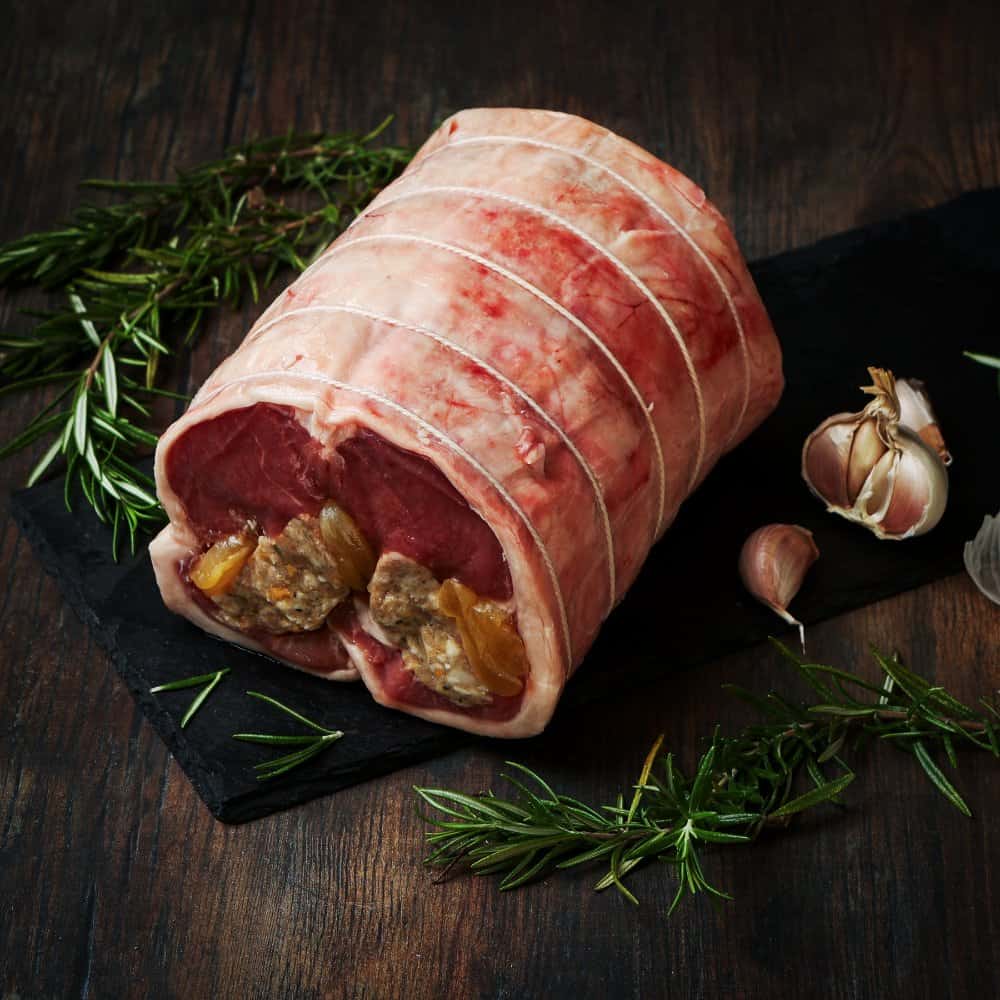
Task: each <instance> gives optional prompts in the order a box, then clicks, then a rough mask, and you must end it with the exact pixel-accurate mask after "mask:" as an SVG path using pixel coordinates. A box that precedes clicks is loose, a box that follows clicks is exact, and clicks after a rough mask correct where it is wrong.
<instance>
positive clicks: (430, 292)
mask: <svg viewBox="0 0 1000 1000" xmlns="http://www.w3.org/2000/svg"><path fill="white" fill-rule="evenodd" d="M781 388H782V375H781V355H780V350H779V347H778V343H777V340H776V338H775V336H774V332H773V330H772V328H771V324H770V322H769V320H768V318H767V315H766V313H765V311H764V308H763V305H762V304H761V302H760V299H759V297H758V295H757V292H756V290H755V288H754V286H753V283H752V280H751V278H750V275H749V273H748V272H747V269H746V266H745V263H744V261H743V258H742V255H741V254H740V251H739V249H738V247H737V245H736V242H735V240H734V238H733V235H732V233H731V232H730V230H729V228H728V226H727V225H726V223H725V221H724V220H723V218H722V217H721V215H720V214H719V213H718V211H717V210H716V209H715V208H714V207H713V206H712V205H711V203H710V202H709V201H708V200H707V199H706V197H705V194H704V192H702V191H701V190H700V189H699V188H698V187H697V186H696V185H695V184H693V183H692V182H691V181H690V180H688V179H687V178H686V177H684V176H683V175H681V174H680V173H678V172H677V171H676V170H674V169H673V168H671V167H669V166H667V165H666V164H664V163H662V162H661V161H659V160H658V159H656V158H655V157H654V156H652V155H651V154H649V153H647V152H645V151H644V150H642V149H640V148H639V147H638V146H635V145H634V144H632V143H630V142H628V141H627V140H624V139H622V138H620V137H619V136H616V135H615V134H613V133H611V132H609V131H607V130H606V129H604V128H601V127H599V126H597V125H594V124H593V123H591V122H588V121H585V120H583V119H580V118H576V117H573V116H570V115H565V114H560V113H556V112H551V111H528V110H516V109H479V110H469V111H462V112H459V113H458V114H456V115H454V116H453V117H452V118H450V119H448V120H447V121H446V122H445V123H444V124H443V125H442V126H441V127H440V128H439V129H438V130H437V131H436V132H435V133H434V134H433V135H432V136H431V137H430V139H429V140H428V141H427V142H426V143H425V144H424V146H423V147H422V148H421V150H420V151H419V152H418V153H417V156H416V157H415V158H414V160H413V163H412V164H411V165H410V166H409V167H408V169H407V170H406V172H405V173H404V174H403V176H402V177H400V178H399V180H397V181H396V182H395V183H394V184H392V185H390V186H389V187H388V188H386V190H385V191H383V192H382V194H381V195H380V196H379V197H378V198H377V199H376V200H375V201H374V202H373V203H372V204H371V205H370V206H369V208H368V209H367V210H366V211H365V212H364V214H363V215H362V216H361V217H360V218H359V219H357V220H356V221H355V223H354V224H353V225H352V226H351V228H350V229H349V230H348V231H347V232H346V233H344V235H343V236H341V237H340V238H339V239H338V240H337V241H336V242H335V243H334V244H333V245H332V246H331V247H330V248H329V249H328V250H327V251H326V253H325V254H324V255H323V256H322V257H321V258H320V259H319V260H317V261H316V262H315V263H314V264H313V265H312V266H311V267H310V268H309V269H308V270H307V271H306V272H305V273H304V274H302V275H301V276H300V277H299V278H298V279H297V280H296V281H295V282H294V284H292V285H291V286H290V287H289V288H288V289H287V290H286V291H285V292H284V293H283V294H282V295H280V296H279V297H278V298H277V299H276V300H275V301H274V302H273V303H272V305H271V306H270V308H269V309H268V310H267V311H266V312H265V314H264V315H263V316H262V317H261V318H260V320H259V321H258V322H257V323H256V324H255V326H254V328H253V329H252V330H251V331H250V333H249V335H248V336H247V338H246V340H245V341H244V342H243V344H242V346H241V347H240V348H239V349H238V350H237V351H236V352H235V353H234V354H232V355H231V356H230V357H229V358H228V359H227V360H226V361H224V362H223V363H222V364H221V365H220V366H219V368H217V369H216V371H215V372H214V373H213V374H212V375H211V376H210V377H209V379H208V381H207V382H206V383H205V385H204V386H203V387H202V389H201V391H200V392H199V393H198V395H197V396H196V397H195V399H194V401H193V402H192V404H191V407H190V409H189V410H188V411H187V413H185V414H184V416H183V417H181V418H180V420H178V421H177V422H176V423H175V424H174V425H173V426H172V427H171V428H169V430H168V431H167V432H166V434H164V436H163V438H162V440H161V442H160V447H159V449H158V452H157V470H156V471H157V484H158V488H159V492H160V497H161V499H162V501H163V503H164V506H165V507H166V510H167V512H168V514H169V516H170V524H169V525H168V526H167V527H166V528H165V529H164V531H163V532H162V534H161V535H160V536H159V537H158V538H157V539H156V541H155V542H154V544H153V547H152V550H151V551H152V556H153V561H154V565H155V568H156V573H157V579H158V581H159V584H160V587H161V590H162V592H163V596H164V599H165V601H166V602H167V604H168V605H169V606H170V607H171V608H173V609H174V610H176V611H178V612H179V613H181V614H184V615H186V616H187V617H189V618H190V619H191V620H192V621H194V622H195V623H196V624H198V625H199V626H201V627H202V628H205V629H206V630H208V631H211V632H213V633H214V634H216V635H219V636H221V637H223V638H226V639H229V640H231V641H233V642H237V643H240V644H241V645H244V646H248V647H250V648H256V649H261V650H262V651H268V652H270V653H271V655H274V656H277V657H278V658H280V659H282V660H284V661H285V662H289V663H291V664H293V665H297V666H299V667H301V668H303V669H308V670H311V671H313V672H319V673H323V674H324V675H325V676H330V677H334V678H342V679H348V678H351V677H354V676H356V675H357V674H360V677H361V679H362V680H363V681H364V683H365V684H366V685H367V686H368V688H369V690H370V691H371V692H372V694H373V696H374V697H375V698H376V699H377V700H378V701H379V702H381V703H382V704H385V705H389V706H392V707H395V708H399V709H402V710H403V711H407V712H411V713H413V714H415V715H420V716H422V717H424V718H428V719H432V720H434V721H438V722H442V723H445V724H447V725H452V726H458V727H461V728H464V729H468V730H471V731H474V732H481V733H486V734H489V735H494V736H527V735H530V734H533V733H536V732H538V731H539V730H541V729H542V728H543V727H544V726H545V724H546V723H547V722H548V720H549V718H550V717H551V715H552V712H553V710H554V708H555V705H556V703H557V702H558V699H559V695H560V693H561V691H562V689H563V687H564V685H565V683H566V680H567V678H568V677H569V675H570V674H571V673H572V672H573V670H575V669H576V667H577V666H578V665H579V663H580V661H581V659H582V658H583V656H584V654H585V653H586V651H587V649H588V647H589V646H590V644H591V643H592V642H593V639H594V637H595V636H596V634H597V631H598V629H599V628H600V625H601V622H602V621H603V620H604V618H605V617H606V616H607V614H608V613H609V611H610V610H611V609H612V608H613V607H614V605H615V604H616V603H617V602H618V601H619V600H621V598H622V597H623V595H624V593H625V591H626V590H627V589H628V587H629V586H630V584H631V583H632V582H633V580H634V579H635V577H636V574H637V573H638V571H639V568H640V566H641V565H642V563H643V561H644V559H645V558H646V555H647V553H648V551H649V548H650V546H651V545H652V544H653V543H654V542H655V541H656V539H657V538H659V537H660V535H661V534H662V533H663V531H665V530H666V528H667V527H668V526H669V524H670V523H671V521H672V520H673V518H674V517H675V515H676V513H677V510H678V507H679V506H680V504H681V503H682V502H683V501H684V500H685V499H686V498H687V497H688V496H689V495H690V493H691V492H692V490H694V488H695V487H696V486H697V485H698V483H700V482H701V481H702V479H703V478H704V477H705V475H706V474H707V473H708V471H709V470H710V469H711V467H712V465H713V464H714V463H715V462H716V460H717V459H718V458H719V457H720V456H721V455H722V454H723V453H725V452H726V451H727V450H729V449H730V448H732V447H734V446H735V445H736V444H738V443H739V442H740V441H741V440H743V438H745V437H746V436H747V434H749V433H750V432H751V431H752V430H753V429H754V428H755V427H756V426H757V425H758V424H759V423H760V421H761V420H762V419H763V418H764V417H765V416H766V415H767V414H768V413H769V412H770V411H771V410H772V409H773V407H774V406H775V404H776V402H777V400H778V397H779V395H780V393H781ZM227 422H228V423H227ZM232 428H237V430H235V431H234V432H233V433H232V434H229V433H228V431H229V430H230V429H232ZM199 429H200V430H199ZM199 434H200V437H199ZM206 477H208V478H206ZM209 480H211V481H209ZM325 496H326V497H333V498H335V499H337V500H338V502H339V503H341V505H342V506H344V507H345V508H346V509H347V510H348V511H349V513H351V515H352V516H353V517H354V518H355V519H356V520H357V521H358V523H359V524H360V525H361V526H362V527H363V529H364V530H365V533H366V535H368V537H369V538H370V540H372V542H373V544H374V545H375V546H376V548H377V549H378V550H379V551H399V552H402V553H403V554H405V555H410V556H411V558H415V559H417V560H418V561H421V562H423V564H424V565H427V566H428V567H429V568H431V569H432V570H433V571H434V573H435V575H436V576H437V577H438V578H439V579H442V578H444V576H446V575H455V576H458V578H459V579H462V580H463V582H467V583H469V585H470V586H473V589H477V588H481V589H478V592H479V593H483V594H486V593H491V594H493V595H494V596H497V597H506V596H508V595H509V594H512V595H513V607H514V610H515V614H516V622H517V628H518V630H519V632H520V635H521V637H522V639H523V641H524V643H525V648H526V651H527V655H528V660H529V664H530V672H529V674H528V677H527V679H526V683H525V687H524V690H523V692H522V693H521V694H520V695H519V696H517V697H516V698H513V699H499V698H498V699H496V703H495V704H493V705H490V706H487V707H486V708H485V709H483V708H482V707H480V708H475V709H473V708H461V707H458V706H457V705H454V704H451V703H449V702H447V701H446V699H444V698H442V697H440V696H438V695H436V694H435V693H434V692H432V691H430V690H428V689H424V688H422V685H421V684H420V683H419V682H418V681H416V680H415V678H414V677H413V676H412V675H410V674H409V672H408V671H407V670H406V668H405V667H404V666H403V665H402V662H401V660H400V657H399V655H398V654H397V653H395V651H394V650H392V649H391V648H389V647H386V646H385V645H384V643H381V642H379V641H378V640H377V639H376V638H375V637H374V636H372V635H369V634H368V633H366V632H365V631H364V625H363V622H364V620H365V619H364V615H363V614H361V615H360V617H359V615H358V614H353V613H348V612H346V611H345V612H343V613H339V614H338V615H337V616H336V621H337V623H339V624H333V625H331V626H330V627H331V628H332V629H333V631H334V632H336V634H337V636H339V641H340V642H341V643H342V646H343V648H342V650H337V652H336V654H335V653H334V652H332V651H331V654H330V659H329V660H328V661H326V662H324V663H322V664H320V663H318V662H317V655H316V651H315V646H316V642H317V640H316V638H315V637H312V638H306V637H304V636H298V637H296V636H281V637H277V638H278V640H279V642H278V643H277V644H275V643H274V642H273V641H272V640H273V639H274V638H275V637H269V639H268V640H267V642H264V643H263V644H262V643H261V641H260V639H259V637H258V638H257V639H255V638H254V637H253V636H247V635H243V634H240V633H237V632H235V631H233V630H232V629H228V628H226V627H225V626H223V625H222V624H221V623H219V622H218V621H215V620H214V619H213V618H212V617H211V615H210V614H209V613H206V608H205V607H204V606H203V604H200V603H199V601H198V600H197V598H196V597H194V596H193V595H192V587H191V586H190V585H189V584H187V583H186V581H185V567H186V565H187V564H188V563H189V562H190V560H191V558H192V556H193V555H195V554H197V553H198V552H200V551H201V550H202V549H203V548H204V547H205V544H206V543H207V542H208V541H210V540H211V539H212V537H214V536H213V532H214V533H216V534H217V533H220V532H222V533H224V532H225V531H228V530H233V528H232V525H233V524H234V523H235V521H237V520H239V519H240V518H244V519H245V518H246V516H247V515H248V514H252V515H253V516H254V517H255V519H256V520H257V522H258V523H260V524H262V525H263V526H264V527H265V529H266V530H267V531H268V532H269V533H271V534H276V533H277V532H278V531H280V529H281V525H282V524H283V523H284V522H285V521H287V520H288V518H290V517H292V516H294V515H295V514H297V513H300V512H302V511H306V512H313V511H315V510H316V509H318V506H319V505H320V504H321V503H322V502H323V499H324V497H325ZM332 617H333V616H332ZM331 634H332V633H331ZM296 640H302V642H303V643H305V644H307V645H308V644H309V643H311V644H312V645H311V646H309V655H308V656H306V655H303V656H297V655H296V653H295V649H294V646H295V641H296ZM276 645H277V646H280V647H281V648H280V649H278V648H276ZM338 656H339V657H340V658H339V659H338V658H337V657H338ZM347 658H349V660H348V659H347ZM319 659H322V657H319Z"/></svg>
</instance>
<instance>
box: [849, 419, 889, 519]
mask: <svg viewBox="0 0 1000 1000" xmlns="http://www.w3.org/2000/svg"><path fill="white" fill-rule="evenodd" d="M888 451H889V449H888V447H887V446H886V443H885V442H884V441H883V440H882V438H881V437H879V433H878V425H877V424H876V422H875V421H874V420H862V421H861V423H860V424H858V425H857V429H856V430H855V432H854V440H853V441H852V442H851V453H850V455H849V456H848V459H847V498H848V500H849V501H850V502H851V503H856V502H857V500H858V495H859V494H860V493H861V490H862V488H863V487H864V485H865V483H866V482H867V480H868V477H869V476H870V475H871V474H872V470H873V469H875V468H876V466H877V464H878V462H879V461H880V460H881V459H882V458H883V457H884V456H885V455H886V453H887V452H888Z"/></svg>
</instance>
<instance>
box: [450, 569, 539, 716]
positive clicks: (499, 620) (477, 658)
mask: <svg viewBox="0 0 1000 1000" xmlns="http://www.w3.org/2000/svg"><path fill="white" fill-rule="evenodd" d="M438 607H440V609H441V610H442V611H443V612H444V613H445V614H446V615H447V616H448V617H449V618H453V619H454V620H455V624H456V625H457V627H458V634H459V638H461V640H462V648H463V649H464V650H465V655H466V658H467V659H468V661H469V666H470V668H471V669H472V672H473V674H475V675H476V677H477V678H478V679H479V681H480V682H481V683H482V684H483V685H484V686H485V687H487V688H489V690H490V691H492V692H493V694H498V695H504V696H508V697H509V696H511V695H515V694H518V693H519V692H520V691H521V688H522V687H523V686H524V682H523V681H522V680H521V678H522V677H523V676H524V675H525V674H526V673H527V672H528V658H527V656H526V655H525V651H524V643H523V642H522V640H521V637H520V636H519V635H518V634H517V630H516V629H515V628H514V623H513V621H512V620H511V618H510V616H509V615H508V614H507V613H506V612H505V611H504V610H503V609H502V608H500V607H499V606H498V605H496V604H494V603H493V602H492V601H486V600H481V599H480V598H479V597H478V596H477V595H476V592H475V591H474V590H472V589H471V588H470V587H467V586H465V584H464V583H460V582H459V581H458V580H456V579H454V578H449V579H447V580H445V581H444V583H443V584H441V589H440V590H439V591H438Z"/></svg>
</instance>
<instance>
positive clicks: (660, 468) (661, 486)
mask: <svg viewBox="0 0 1000 1000" xmlns="http://www.w3.org/2000/svg"><path fill="white" fill-rule="evenodd" d="M388 242H396V243H417V244H420V245H423V246H429V247H434V248H435V249H437V250H444V251H446V252H447V253H452V254H455V255H456V256H457V257H463V258H465V259H466V260H470V261H472V262H473V263H474V264H479V265H480V266H481V267H485V268H487V269H488V270H490V271H493V272H495V273H496V274H499V275H500V276H501V277H503V278H506V279H507V280H508V281H510V282H511V283H513V284H515V285H517V286H518V287H519V288H523V289H524V290H525V291H526V292H529V293H530V294H532V295H534V296H535V297H536V298H537V299H539V300H540V301H541V302H544V303H545V305H547V306H548V307H549V308H550V309H552V310H553V311H554V312H557V313H558V314H559V315H560V316H562V317H563V318H564V319H566V320H568V321H569V322H570V323H572V324H573V326H575V327H576V328H577V329H578V330H580V332H581V333H583V335H584V336H585V337H587V339H588V340H590V341H591V342H592V343H593V344H594V346H595V347H597V349H598V350H599V351H600V352H601V353H602V354H603V355H604V356H605V357H606V358H607V359H608V361H610V362H611V364H612V366H613V367H614V369H615V371H617V372H618V374H619V375H620V376H621V378H622V381H623V382H624V383H625V385H626V386H628V388H629V391H630V392H631V393H632V395H633V396H634V397H635V400H636V402H637V403H638V404H639V409H640V410H641V411H642V415H643V418H644V419H645V421H646V427H647V429H648V431H649V434H650V438H651V440H652V442H653V449H654V454H655V456H656V471H657V487H658V498H657V499H658V513H657V517H656V524H655V525H654V527H653V532H652V540H651V541H650V544H651V545H652V544H653V542H655V541H656V538H657V536H658V535H659V532H660V527H661V526H662V524H663V517H664V507H665V498H666V468H665V466H664V462H663V448H662V447H661V445H660V435H659V434H658V433H657V430H656V425H655V424H654V423H653V418H652V416H651V415H650V410H651V406H650V404H649V403H647V402H646V400H645V399H644V398H643V395H642V393H641V392H640V391H639V387H638V386H637V385H636V384H635V382H633V381H632V376H631V375H629V373H628V372H627V371H626V370H625V367H624V365H622V363H621V362H620V361H619V360H618V358H616V357H615V355H614V353H613V352H612V351H611V350H610V348H609V347H608V346H607V344H605V343H604V341H603V340H601V338H600V337H598V336H597V334H596V333H594V331H593V330H591V329H590V327H589V326H587V324H586V323H583V322H582V321H581V320H579V319H577V317H576V316H574V315H573V314H572V313H571V312H570V311H569V310H568V309H567V308H566V307H565V306H564V305H562V304H561V303H559V302H556V300H555V299H553V298H551V297H550V296H548V295H546V294H545V292H543V291H542V290H541V289H540V288H536V287H535V286H534V285H533V284H531V282H530V281H526V280H525V279H524V278H522V277H521V276H520V275H517V274H515V273H514V272H513V271H508V270H507V269H506V268H505V267H502V266H501V265H499V264H497V263H495V262H494V261H492V260H490V259H489V258H487V257H481V256H480V255H479V254H476V253H472V252H471V251H469V250H466V249H464V248H463V247H459V246H455V245H454V244H452V243H442V242H441V241H439V240H432V239H428V238H427V237H425V236H416V235H410V234H406V233H377V234H374V235H372V236H355V237H352V238H351V239H349V240H347V241H345V242H339V241H338V242H337V243H334V244H333V245H332V246H331V247H330V249H329V250H328V251H327V252H326V254H325V255H324V256H322V257H321V258H320V259H319V260H317V261H316V262H315V263H314V264H313V265H312V266H311V267H310V268H309V271H313V270H316V271H318V270H320V269H321V268H322V267H324V266H325V265H326V264H327V263H328V262H329V261H331V260H332V259H333V258H334V256H336V255H337V254H338V253H343V252H344V251H346V250H349V249H350V248H351V247H356V246H360V245H362V244H365V243H388ZM306 273H308V272H306Z"/></svg>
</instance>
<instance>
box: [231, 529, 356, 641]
mask: <svg viewBox="0 0 1000 1000" xmlns="http://www.w3.org/2000/svg"><path fill="white" fill-rule="evenodd" d="M349 593H350V588H349V587H348V586H347V585H346V584H345V583H344V582H343V581H342V580H341V579H340V576H339V573H338V568H337V564H336V562H335V560H334V558H333V556H332V555H331V554H330V551H329V550H328V549H327V547H326V545H325V544H324V542H323V538H322V536H321V534H320V524H319V519H318V518H316V517H312V516H310V515H308V514H304V515H302V516H300V517H296V518H293V519H292V520H291V521H289V522H288V524H286V525H285V528H284V530H283V531H282V532H281V534H280V535H278V537H277V538H269V537H268V536H267V535H261V536H260V537H259V538H258V539H257V547H256V548H255V549H254V551H253V553H252V554H251V555H250V557H249V558H248V559H247V561H246V563H244V565H243V569H242V570H241V571H240V574H239V576H238V577H237V578H236V580H235V582H234V583H233V584H232V586H231V587H230V588H229V589H228V590H227V591H226V592H225V593H222V594H218V595H216V596H213V597H212V600H213V601H214V603H215V605H216V607H217V608H218V612H217V617H218V619H219V621H221V622H222V623H224V624H225V625H228V626H229V627H230V628H233V629H236V630H237V631H240V632H250V631H253V630H257V629H260V630H263V631H265V632H271V633H273V634H276V635H278V634H281V633H284V632H308V631H311V630H312V629H316V628H319V627H320V626H321V625H323V624H324V622H325V621H326V617H327V615H329V614H330V612H331V611H332V610H333V609H334V608H335V607H336V606H337V605H338V604H339V603H340V601H341V600H343V598H345V597H346V596H347V595H348V594H349Z"/></svg>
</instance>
